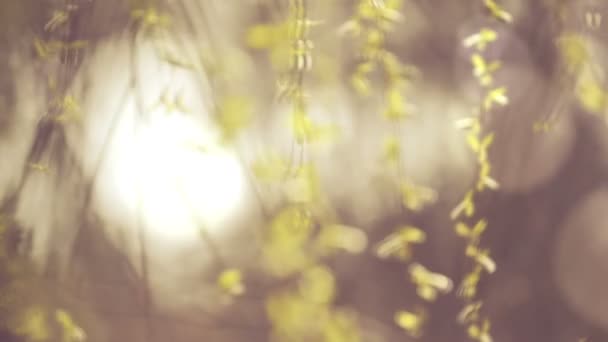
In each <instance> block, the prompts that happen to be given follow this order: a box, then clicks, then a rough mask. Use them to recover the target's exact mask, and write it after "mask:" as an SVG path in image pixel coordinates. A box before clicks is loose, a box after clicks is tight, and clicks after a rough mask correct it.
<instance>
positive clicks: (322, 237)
mask: <svg viewBox="0 0 608 342" xmlns="http://www.w3.org/2000/svg"><path fill="white" fill-rule="evenodd" d="M318 244H319V246H320V247H321V248H322V249H323V250H325V251H331V250H333V249H343V250H345V251H347V252H350V253H361V252H363V251H364V250H365V248H366V247H367V236H366V235H365V232H363V231H362V230H361V229H357V228H354V227H350V226H345V225H341V224H330V225H325V226H323V228H322V229H321V232H320V233H319V237H318Z"/></svg>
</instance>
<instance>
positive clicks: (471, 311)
mask: <svg viewBox="0 0 608 342" xmlns="http://www.w3.org/2000/svg"><path fill="white" fill-rule="evenodd" d="M481 306H482V302H481V301H476V302H472V303H469V304H467V305H466V306H465V307H463V308H462V310H460V313H458V322H460V323H461V324H465V323H468V322H474V321H477V320H478V318H479V311H480V310H481Z"/></svg>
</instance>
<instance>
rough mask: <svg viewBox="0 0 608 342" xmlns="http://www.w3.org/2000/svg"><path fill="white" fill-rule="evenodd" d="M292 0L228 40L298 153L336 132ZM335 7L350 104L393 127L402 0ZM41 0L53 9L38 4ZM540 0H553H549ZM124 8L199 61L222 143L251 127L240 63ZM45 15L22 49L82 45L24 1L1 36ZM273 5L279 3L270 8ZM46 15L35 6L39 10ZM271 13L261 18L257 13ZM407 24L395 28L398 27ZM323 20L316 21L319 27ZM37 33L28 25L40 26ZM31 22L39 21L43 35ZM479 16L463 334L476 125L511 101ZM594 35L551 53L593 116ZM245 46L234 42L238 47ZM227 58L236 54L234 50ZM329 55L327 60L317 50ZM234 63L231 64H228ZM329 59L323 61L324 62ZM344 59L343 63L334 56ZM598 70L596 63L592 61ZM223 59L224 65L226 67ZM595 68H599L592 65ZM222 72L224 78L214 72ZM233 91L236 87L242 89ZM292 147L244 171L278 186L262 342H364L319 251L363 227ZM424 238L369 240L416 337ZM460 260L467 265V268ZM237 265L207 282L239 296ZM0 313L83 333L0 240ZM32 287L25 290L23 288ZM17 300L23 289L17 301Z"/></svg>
mask: <svg viewBox="0 0 608 342" xmlns="http://www.w3.org/2000/svg"><path fill="white" fill-rule="evenodd" d="M545 2H546V3H547V2H548V3H550V6H554V8H555V11H556V13H557V14H556V17H563V16H564V13H563V8H562V7H561V6H562V4H561V3H560V4H558V3H557V2H558V1H550V0H546V1H545ZM307 3H308V2H307V1H305V0H291V1H285V4H284V5H283V6H282V7H281V9H283V10H284V11H279V12H280V13H279V14H282V15H281V16H279V17H272V16H261V17H263V19H260V20H257V19H256V20H254V22H252V23H250V24H251V25H250V26H249V27H248V28H247V29H246V30H245V32H243V37H242V41H241V42H239V44H241V46H240V47H241V48H242V49H243V50H247V49H249V50H251V51H253V52H256V53H259V52H262V53H263V54H265V55H266V56H267V59H268V62H269V65H270V66H271V69H272V71H273V76H272V77H273V81H274V83H276V91H275V92H276V99H277V100H278V102H280V104H281V105H285V107H287V108H288V113H287V114H286V116H287V117H288V120H286V121H287V122H288V125H287V127H285V128H284V129H285V130H286V131H288V132H289V133H290V136H291V137H292V139H293V144H294V146H295V148H294V149H293V150H296V149H299V151H300V152H301V155H304V152H303V151H305V150H306V149H307V148H308V147H310V146H311V145H314V144H319V143H326V144H327V143H332V142H334V141H336V140H338V139H339V136H340V131H339V128H338V126H337V125H335V124H333V123H325V122H323V123H322V122H317V121H315V119H314V118H313V117H312V116H311V115H310V108H309V101H310V96H311V95H310V92H309V89H308V88H307V86H308V83H307V82H306V78H307V76H308V75H309V73H310V72H311V71H313V69H314V66H315V64H314V63H313V62H314V61H315V56H316V55H315V53H314V52H315V51H314V49H315V48H316V46H317V42H316V41H315V38H316V37H315V35H314V34H313V32H314V31H315V30H317V29H318V30H320V29H321V24H323V23H324V22H323V20H316V19H313V18H311V17H310V12H309V11H307V9H308V7H307V6H308V4H307ZM501 3H502V2H501V1H494V0H480V1H479V2H478V5H479V7H481V8H483V10H485V13H486V14H487V15H488V18H491V19H492V20H495V21H497V22H499V23H500V24H501V25H505V24H512V23H514V22H515V21H516V19H517V18H514V16H513V15H512V14H511V13H509V11H507V10H506V9H505V8H503V6H502V5H501ZM352 5H354V6H351V7H348V10H347V12H348V13H349V14H348V15H347V17H346V18H345V22H344V23H342V25H341V26H340V27H339V28H336V29H337V31H338V33H339V36H336V37H335V39H336V40H339V39H344V40H345V41H349V42H350V43H352V46H353V49H352V51H349V53H348V56H349V61H348V62H353V64H352V65H351V66H349V67H350V68H351V70H350V71H351V73H350V74H349V75H348V77H347V78H348V80H347V83H348V85H349V86H350V87H351V88H352V90H353V91H354V92H355V93H356V94H358V95H359V96H361V99H360V100H361V101H362V103H366V102H365V101H369V102H368V103H371V102H372V101H374V100H378V101H380V102H381V106H380V109H379V110H378V112H379V113H378V114H379V115H378V116H379V117H381V118H382V119H383V120H385V122H386V123H389V124H390V125H391V127H400V126H401V125H402V124H403V123H404V122H405V120H408V119H410V118H411V117H412V116H414V115H415V114H416V110H415V107H414V106H412V105H411V102H414V101H410V96H412V95H411V93H412V92H411V90H412V89H413V88H415V87H416V85H417V83H416V82H417V81H419V80H420V78H421V77H422V76H423V75H422V74H421V72H420V71H419V70H418V68H417V67H416V66H414V65H410V64H407V63H404V62H402V61H401V57H400V54H398V53H397V52H396V51H395V50H394V47H393V46H392V45H391V43H390V42H389V38H390V36H391V35H394V36H399V32H396V27H397V25H401V24H403V25H407V24H408V22H407V18H408V13H407V12H406V10H405V9H404V8H407V7H406V6H405V5H406V1H401V0H357V1H353V2H352ZM49 7H52V6H49ZM552 8H553V7H552ZM128 9H129V11H130V19H131V21H132V23H134V24H135V26H136V32H138V33H141V34H142V36H143V37H144V38H145V39H151V40H152V41H154V42H155V43H156V44H155V48H156V49H157V51H156V52H157V53H158V56H159V58H160V59H161V60H162V61H164V62H165V63H166V64H167V65H169V66H171V67H172V68H175V69H180V70H182V71H183V70H186V71H192V72H196V71H200V69H201V65H199V62H200V64H202V66H203V69H205V70H206V72H208V74H209V77H210V78H211V79H212V80H211V83H212V84H214V89H213V92H214V94H213V95H214V103H215V105H214V114H215V115H214V117H213V119H214V122H215V124H216V126H217V127H218V128H219V130H220V132H221V140H222V142H223V143H225V144H231V143H234V142H235V141H236V140H238V137H239V135H240V133H241V132H242V131H243V130H245V129H246V128H247V127H250V125H251V124H252V122H253V121H254V119H255V117H256V115H260V114H259V113H258V111H259V108H258V107H257V104H258V103H257V102H256V100H254V96H253V95H250V94H245V93H246V91H243V90H242V89H238V90H237V87H236V86H234V85H232V84H228V83H231V82H230V80H231V79H230V77H229V76H227V75H234V74H240V69H239V68H240V66H234V65H231V63H230V62H228V60H230V57H228V56H223V57H226V60H222V58H217V60H214V59H213V58H212V57H210V56H209V55H206V54H204V53H203V54H202V55H201V56H197V57H200V61H195V60H196V58H194V59H192V60H191V59H188V58H186V56H182V55H180V53H175V52H172V51H171V50H170V49H168V48H165V47H163V45H162V44H160V42H161V40H162V39H163V37H164V36H165V35H166V34H168V31H169V30H170V29H171V28H172V26H173V25H174V24H176V23H177V22H176V18H173V17H172V16H171V12H170V11H168V10H166V9H165V4H163V3H162V2H159V1H143V0H140V1H134V0H132V1H129V2H128ZM42 12H45V13H44V18H45V20H42V21H43V22H44V25H43V26H42V30H38V31H36V32H38V33H40V34H34V35H31V42H32V44H31V45H32V46H31V48H32V51H33V52H34V54H35V55H36V58H37V61H38V62H40V63H52V62H53V61H56V60H57V59H61V58H62V56H65V55H66V54H70V53H76V52H83V51H85V50H87V49H88V48H90V47H91V42H89V41H87V40H82V39H76V40H73V39H72V40H66V39H63V37H62V35H61V34H60V33H61V32H62V30H63V29H66V27H68V26H69V24H70V22H71V20H72V16H75V14H74V13H75V10H74V9H73V8H70V7H69V6H63V5H62V6H57V8H44V11H43V10H38V9H36V8H35V6H34V3H33V2H32V1H7V2H5V3H3V4H2V7H1V8H0V25H1V27H2V32H6V33H5V34H7V37H8V38H10V37H11V35H15V34H16V33H15V29H16V28H23V27H25V26H27V25H28V24H29V23H31V22H35V21H36V18H37V16H41V17H42V14H40V13H42ZM282 12H284V13H282ZM47 14H48V15H47ZM270 17H272V18H270ZM601 18H602V17H601V15H600V14H599V13H595V12H587V13H586V14H585V22H586V25H587V26H588V28H590V29H592V30H598V29H599V28H600V27H601V25H602V23H601ZM406 27H407V26H406ZM323 29H324V30H325V28H323ZM39 31H40V32H39ZM42 31H44V32H46V33H45V34H44V35H43V34H42ZM499 32H501V31H499V30H498V29H495V25H494V23H493V24H492V25H487V24H486V22H484V25H481V26H480V27H479V28H478V31H477V32H474V33H473V34H470V35H468V36H467V37H465V38H464V39H463V40H462V41H461V42H459V43H461V45H462V46H464V48H465V49H466V53H467V54H468V56H467V60H468V61H469V62H470V67H471V70H470V74H471V75H473V77H474V78H475V80H476V82H477V84H476V86H477V88H478V90H479V93H480V96H479V101H478V103H477V104H476V107H475V108H474V109H472V110H471V113H470V116H468V117H465V118H461V119H459V120H458V122H457V123H456V126H457V127H458V128H460V129H461V130H462V131H463V133H464V134H463V138H464V141H465V142H466V144H467V145H468V148H469V150H470V153H471V155H473V156H474V158H475V159H474V160H475V162H476V164H477V172H476V175H475V179H474V182H473V184H471V186H470V188H468V189H466V191H465V192H464V194H463V196H462V198H461V199H460V200H459V201H458V204H457V205H456V206H455V207H454V208H452V210H451V212H450V217H451V219H452V220H453V221H454V222H453V225H454V233H455V235H456V236H458V237H460V238H461V241H462V243H463V246H464V248H463V250H462V255H463V257H464V258H465V259H466V260H467V265H468V268H467V270H466V271H465V272H464V274H461V275H460V278H461V279H460V284H459V285H458V286H457V289H456V295H457V296H458V297H460V298H461V299H462V300H463V303H461V304H462V309H461V310H460V313H459V314H458V317H457V321H458V322H459V324H461V325H463V326H464V329H463V331H464V333H465V334H466V335H467V336H468V337H469V338H470V339H471V340H474V341H479V342H490V341H492V337H491V325H492V324H491V322H490V319H489V318H488V317H486V315H485V314H486V313H485V312H483V310H482V309H483V308H484V306H483V304H484V303H483V302H482V301H481V300H480V299H479V298H478V294H479V288H478V287H479V283H480V281H481V279H482V277H483V276H484V274H485V275H488V274H493V273H495V272H496V271H497V263H496V262H495V261H494V259H493V258H492V254H493V252H492V251H491V250H490V249H489V248H487V247H484V244H483V242H484V239H483V234H484V233H485V232H486V231H487V230H488V229H491V228H490V227H491V222H489V220H488V219H487V218H485V217H482V213H481V212H480V211H479V210H478V203H477V201H478V199H479V197H480V196H481V195H482V193H484V192H485V191H487V190H496V189H498V188H499V184H498V182H497V181H496V180H495V179H494V178H493V176H492V172H493V170H494V169H493V165H491V163H490V158H489V154H490V153H491V149H492V146H493V143H494V140H495V133H494V132H491V131H489V128H488V127H486V126H485V125H484V123H485V122H486V119H487V116H489V115H492V113H493V111H496V110H497V109H499V108H501V107H505V106H508V105H509V104H510V101H511V100H510V98H509V89H508V88H507V87H506V86H505V85H500V84H496V83H497V82H498V81H499V80H501V77H500V73H501V72H502V68H503V66H504V65H505V64H506V63H505V62H504V61H502V60H500V59H495V57H494V54H493V53H492V49H493V47H494V46H496V45H498V44H500V43H501V38H502V33H499ZM592 46H593V42H592V41H591V39H589V38H588V37H587V36H586V35H585V34H583V33H580V32H575V31H570V30H565V31H564V32H561V33H560V34H559V35H558V36H557V37H556V40H555V48H556V50H557V52H558V55H559V56H558V59H559V64H560V66H561V67H562V68H563V69H560V70H564V71H565V72H566V73H567V75H568V76H567V77H566V76H564V77H563V79H564V80H566V81H564V83H567V80H575V82H574V84H575V86H574V87H573V94H574V96H575V97H576V99H577V100H578V102H579V104H580V105H581V107H582V108H583V109H585V110H586V111H589V112H592V113H597V114H604V112H605V108H606V105H607V104H608V90H607V89H606V86H605V84H604V83H603V79H602V77H598V72H597V69H598V68H600V67H599V63H598V61H597V59H599V57H597V56H595V55H594V51H593V49H592ZM251 51H247V52H248V53H249V52H251ZM234 60H237V61H238V60H239V58H238V56H237V57H234ZM329 60H330V62H333V61H332V60H331V58H329ZM233 64H240V63H233ZM327 64H328V65H332V64H331V63H329V62H328V63H327ZM344 64H346V65H348V63H344ZM600 69H601V68H600ZM235 70H236V71H235ZM602 72H603V70H600V72H599V74H602ZM226 80H228V81H226ZM48 81H49V82H48V83H49V90H51V93H52V95H53V99H52V100H51V101H50V104H49V107H50V108H51V109H52V112H53V119H54V120H56V121H58V122H62V123H65V122H69V121H74V120H77V119H78V118H79V117H80V116H81V115H82V108H81V106H80V104H79V103H78V101H77V99H76V98H75V97H74V96H73V95H72V94H70V93H69V92H63V91H62V90H63V89H59V88H60V87H59V86H58V85H57V83H58V82H57V80H56V79H54V78H53V77H52V76H51V77H49V80H48ZM242 88H246V86H242ZM157 105H158V106H163V108H164V109H165V110H166V111H167V112H168V113H171V114H176V115H177V114H180V115H181V114H192V113H191V110H190V109H189V108H188V107H187V106H186V105H185V104H184V101H183V98H182V96H181V94H170V93H169V92H166V93H163V94H162V95H161V96H160V98H159V100H158V104H157ZM549 127H550V126H549V123H546V122H540V123H536V124H535V125H534V127H533V129H534V130H535V131H548V130H549ZM402 144H403V142H402V134H401V132H399V131H397V132H396V133H393V134H388V135H386V136H384V137H383V145H382V151H380V153H381V155H382V160H383V162H384V165H383V166H385V167H386V169H387V170H389V171H390V172H392V173H393V174H395V175H396V179H397V180H396V183H395V186H394V191H395V192H396V194H397V195H398V198H399V203H400V209H403V211H404V212H406V213H407V214H408V215H409V214H424V211H425V209H427V208H429V207H431V206H433V205H434V204H435V203H436V202H437V200H438V198H439V194H438V192H437V191H436V190H434V189H432V188H430V187H428V186H425V185H421V184H417V183H416V182H415V181H414V180H412V179H411V178H410V177H409V175H408V169H407V168H406V167H405V166H404V165H403V164H404V163H403V160H402V159H403V153H404V148H403V146H402ZM295 154H296V152H294V151H292V152H291V155H289V156H285V155H281V154H279V153H273V152H271V151H265V153H264V154H262V155H261V157H260V158H258V159H256V160H254V161H253V162H252V164H251V165H250V166H251V168H250V169H251V170H250V171H251V173H252V174H253V176H254V178H255V180H256V181H258V182H260V183H263V184H264V185H271V186H276V187H278V188H280V196H281V201H280V204H279V205H278V206H277V207H275V208H272V210H271V214H270V216H271V217H269V218H268V221H269V222H268V225H267V227H265V229H264V230H263V234H262V241H261V243H262V253H261V254H262V256H261V258H262V259H261V263H262V266H263V269H264V271H265V272H266V274H267V276H269V277H270V278H272V279H273V280H274V281H276V283H277V284H279V285H276V286H275V287H272V289H271V290H270V291H269V292H268V293H266V294H265V297H264V299H263V301H264V308H265V312H266V316H267V319H268V321H269V322H270V323H271V328H270V330H271V340H272V341H290V342H292V341H293V342H298V341H325V342H343V341H348V342H357V341H364V338H363V337H362V336H363V335H364V333H363V330H364V328H362V326H361V320H360V317H359V315H358V313H357V312H355V311H354V310H352V309H350V308H348V307H346V306H345V305H342V304H343V303H341V302H340V301H339V300H338V299H339V294H340V285H341V284H340V279H339V278H338V276H337V274H336V272H335V270H334V268H333V266H332V265H331V263H330V262H329V261H330V260H331V258H332V257H334V256H335V255H338V254H340V253H344V252H346V253H350V254H360V253H365V252H366V251H367V247H368V245H369V244H370V243H369V239H370V238H369V237H368V236H367V234H366V231H365V230H364V229H361V228H359V227H353V226H350V225H348V224H345V223H342V222H340V221H341V220H340V217H339V215H338V214H337V213H336V211H335V210H334V209H335V208H332V207H331V206H330V205H329V204H328V203H327V201H326V194H325V191H324V190H325V189H324V188H323V187H322V184H321V180H320V177H319V170H317V167H316V164H315V163H314V162H312V161H310V160H307V159H306V158H303V157H300V160H299V161H296V159H297V158H296V156H295ZM29 167H30V168H31V169H33V170H36V171H40V172H49V167H48V165H45V164H42V163H38V162H31V163H30V164H29ZM7 234H8V229H7V225H6V222H4V224H3V225H0V239H2V241H1V242H3V245H6V243H5V241H4V240H5V239H6V236H7ZM428 240H430V236H429V235H428V233H427V231H426V230H425V228H424V227H419V226H414V225H411V224H410V222H400V223H399V225H397V227H396V228H394V229H393V230H392V232H391V233H390V234H388V236H383V237H381V239H380V241H379V242H377V243H375V244H373V252H374V254H375V256H376V257H378V258H379V259H381V260H383V261H387V262H388V261H389V260H391V261H397V262H398V263H401V264H403V265H401V266H402V269H403V273H404V274H406V275H407V276H404V277H402V278H403V282H404V284H403V285H404V288H407V287H406V285H405V281H406V280H409V282H410V283H411V284H409V285H412V286H413V288H414V289H415V294H416V298H415V300H413V301H412V302H414V304H412V305H411V308H404V309H398V310H397V311H396V312H395V313H394V316H393V320H394V322H393V323H394V325H396V326H398V327H400V328H401V329H403V330H404V331H406V332H407V333H408V334H409V335H410V336H412V337H415V338H419V337H423V336H424V333H425V330H426V329H427V328H428V324H429V322H430V321H431V319H432V316H431V314H432V312H431V308H432V307H431V306H429V303H432V302H436V301H437V300H438V298H439V296H440V295H448V294H449V293H450V292H451V291H452V290H453V288H454V287H455V285H454V281H453V280H452V279H450V278H449V277H448V276H447V275H444V274H442V273H440V272H435V271H431V269H434V268H433V267H429V268H427V266H424V265H423V261H422V260H419V259H420V258H419V257H418V255H417V253H416V252H417V251H419V250H423V249H424V248H425V247H424V244H425V243H427V242H428ZM469 266H470V267H469ZM245 274H246V270H244V269H241V268H235V267H232V266H227V267H225V268H224V269H222V270H221V271H220V272H219V274H217V278H216V279H215V281H216V284H215V285H216V287H217V288H218V289H219V290H220V291H221V292H222V293H223V294H226V295H228V296H230V297H246V296H247V295H248V292H249V284H248V281H249V277H245ZM0 278H1V279H2V280H3V282H2V285H0V291H1V293H2V295H1V297H0V317H1V318H2V323H3V324H5V326H3V327H2V328H3V329H7V330H9V331H11V332H12V333H14V334H15V335H18V336H21V337H23V338H24V339H25V340H28V341H55V340H58V341H62V342H77V341H84V340H85V339H86V333H85V331H84V330H83V329H82V328H80V327H79V325H78V323H77V322H76V320H75V319H74V317H72V316H71V315H70V313H69V312H68V311H67V310H65V309H61V308H58V307H57V305H54V304H51V301H50V300H48V298H45V296H44V294H45V291H44V290H43V289H40V288H38V287H37V286H36V285H37V284H36V280H35V279H36V278H35V277H34V276H33V275H32V274H31V266H30V265H28V263H27V262H26V261H24V260H22V259H19V258H13V257H12V256H11V255H10V253H9V252H8V251H7V250H6V248H0ZM32 294H36V295H32ZM23 298H26V299H23Z"/></svg>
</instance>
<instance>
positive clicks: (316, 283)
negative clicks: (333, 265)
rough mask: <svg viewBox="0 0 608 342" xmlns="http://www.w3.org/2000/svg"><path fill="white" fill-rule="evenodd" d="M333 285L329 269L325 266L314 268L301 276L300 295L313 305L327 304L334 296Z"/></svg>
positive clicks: (333, 280)
mask: <svg viewBox="0 0 608 342" xmlns="http://www.w3.org/2000/svg"><path fill="white" fill-rule="evenodd" d="M335 283H336V281H335V279H334V275H333V274H332V272H331V270H330V269H328V268H327V267H325V266H315V267H313V268H310V269H308V270H306V271H304V273H303V274H302V277H301V278H300V282H299V290H300V294H301V295H302V297H303V298H306V299H307V300H310V301H312V302H314V303H319V304H325V303H329V302H331V301H332V300H333V299H334V296H335V292H336V289H335V287H336V284H335Z"/></svg>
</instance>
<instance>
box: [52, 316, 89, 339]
mask: <svg viewBox="0 0 608 342" xmlns="http://www.w3.org/2000/svg"><path fill="white" fill-rule="evenodd" d="M55 319H56V320H57V322H58V323H59V324H60V325H61V327H62V335H63V342H83V341H85V340H86V334H85V333H84V331H83V330H82V328H80V327H79V326H78V325H77V324H76V323H75V322H74V320H73V319H72V316H71V315H70V314H68V313H67V312H66V311H65V310H62V309H58V310H56V311H55Z"/></svg>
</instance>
